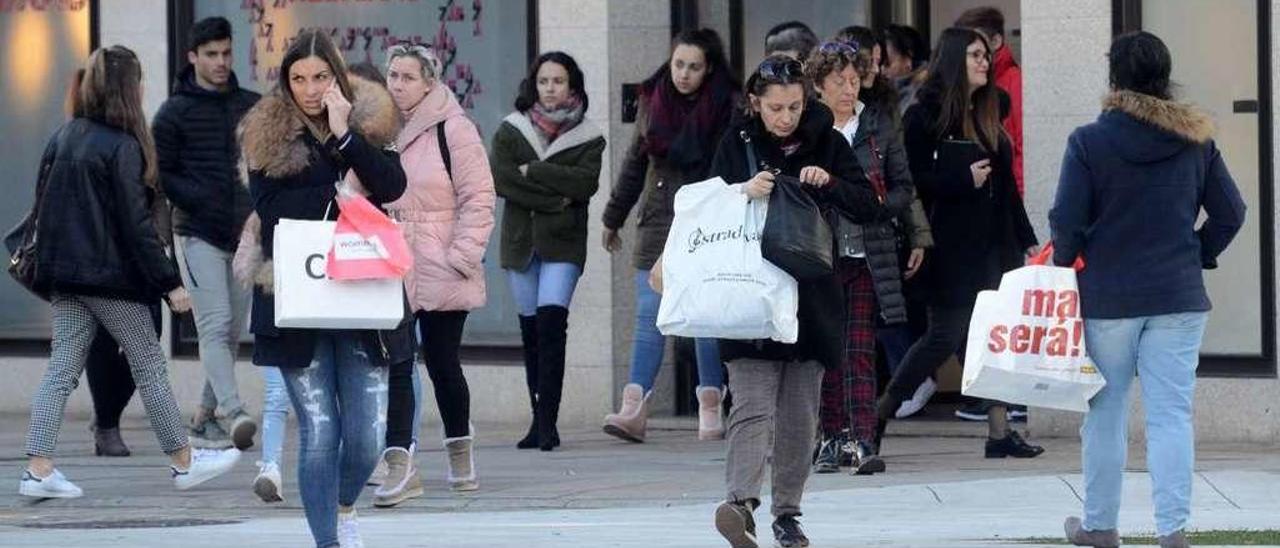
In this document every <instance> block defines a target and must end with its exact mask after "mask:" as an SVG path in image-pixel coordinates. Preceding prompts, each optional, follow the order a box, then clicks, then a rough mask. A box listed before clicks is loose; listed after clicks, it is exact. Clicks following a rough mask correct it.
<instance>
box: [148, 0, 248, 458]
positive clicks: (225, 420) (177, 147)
mask: <svg viewBox="0 0 1280 548" xmlns="http://www.w3.org/2000/svg"><path fill="white" fill-rule="evenodd" d="M190 34H191V39H190V41H189V43H188V50H187V61H188V62H189V63H190V65H189V66H187V68H185V69H184V70H183V71H182V74H181V75H180V76H179V77H178V81H177V82H176V84H175V86H174V92H173V95H171V96H170V97H169V99H168V100H167V101H165V103H164V105H163V106H161V107H160V111H159V112H158V113H156V117H155V120H154V122H153V124H152V125H153V129H152V130H153V132H154V134H155V140H156V151H157V153H158V156H159V158H158V162H159V164H160V179H161V182H162V184H163V187H164V190H165V193H166V194H168V197H169V201H170V202H171V203H172V204H173V206H174V232H175V233H176V234H177V248H178V252H179V257H180V260H179V266H180V267H181V272H182V280H183V285H184V286H186V287H187V289H188V290H189V291H190V292H191V300H192V305H193V306H192V308H193V309H194V311H195V318H196V330H197V332H198V333H199V336H200V360H201V362H202V363H203V364H204V369H205V375H206V378H205V384H204V394H203V398H202V402H201V404H200V409H199V410H198V411H197V412H196V416H195V418H194V419H192V424H191V441H192V444H193V445H194V446H196V447H205V448H225V447H230V446H232V445H234V446H236V447H237V448H239V449H245V448H247V447H249V446H251V445H253V436H254V434H255V433H256V432H257V429H258V426H257V423H255V422H254V421H253V419H252V418H250V416H249V414H248V413H246V412H245V410H244V404H243V403H242V402H241V401H240V395H239V389H238V387H237V385H236V377H235V362H236V349H237V347H238V344H239V339H240V332H241V331H242V330H243V329H244V322H245V321H246V319H247V318H248V307H249V301H250V293H249V291H248V289H247V288H244V287H241V286H240V284H238V283H237V282H236V280H235V277H234V276H233V274H232V271H231V259H232V256H233V255H234V254H235V250H236V245H237V243H238V242H239V236H240V230H241V228H242V227H243V225H244V221H245V219H246V218H247V217H248V215H249V211H250V208H251V204H250V202H249V195H248V192H247V191H246V189H245V187H244V185H243V182H242V181H241V180H240V176H239V169H238V168H237V163H238V161H239V152H238V149H239V146H238V145H237V143H236V126H237V125H238V124H239V123H240V118H241V117H243V116H244V114H245V113H246V112H248V111H249V108H250V107H252V106H253V105H254V103H256V102H257V101H258V98H259V95H258V94H257V93H254V92H252V91H248V90H244V89H241V88H240V86H239V83H238V82H237V81H236V76H235V73H233V72H232V70H231V64H232V63H231V59H232V56H231V23H229V22H228V21H227V20H226V19H224V18H222V17H210V18H207V19H203V20H201V21H199V22H197V23H196V24H195V25H194V26H193V27H192V29H191V33H190Z"/></svg>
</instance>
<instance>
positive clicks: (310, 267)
mask: <svg viewBox="0 0 1280 548" xmlns="http://www.w3.org/2000/svg"><path fill="white" fill-rule="evenodd" d="M324 260H325V256H324V255H321V254H319V253H313V254H311V255H309V256H307V265H306V268H307V276H310V277H311V279H313V280H323V279H324V269H323V268H321V269H320V272H319V273H318V274H317V273H316V268H315V264H316V261H321V263H320V265H321V266H322V267H323V266H324V262H323V261H324Z"/></svg>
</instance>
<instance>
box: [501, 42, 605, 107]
mask: <svg viewBox="0 0 1280 548" xmlns="http://www.w3.org/2000/svg"><path fill="white" fill-rule="evenodd" d="M544 63H555V64H557V65H560V66H562V67H564V70H565V71H566V72H568V73H569V93H571V94H573V95H576V96H577V97H578V98H579V99H581V100H582V112H586V111H587V107H589V106H590V104H589V102H588V101H587V86H586V83H585V82H584V80H586V77H585V76H583V75H582V69H581V68H579V67H578V62H577V61H574V60H573V57H571V56H569V54H568V53H565V52H563V51H548V52H546V53H544V54H542V55H539V56H538V58H537V59H534V60H533V64H531V65H529V72H528V74H526V75H525V77H524V80H521V81H520V92H519V94H518V95H516V105H515V106H516V110H517V111H519V112H526V111H528V110H529V109H531V108H533V105H535V104H537V103H538V69H540V68H542V65H543V64H544Z"/></svg>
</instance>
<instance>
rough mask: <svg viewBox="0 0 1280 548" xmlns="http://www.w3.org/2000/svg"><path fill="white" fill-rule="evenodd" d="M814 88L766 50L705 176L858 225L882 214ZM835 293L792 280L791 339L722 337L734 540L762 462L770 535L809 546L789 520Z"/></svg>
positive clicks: (831, 362) (838, 303) (728, 509)
mask: <svg viewBox="0 0 1280 548" xmlns="http://www.w3.org/2000/svg"><path fill="white" fill-rule="evenodd" d="M811 85H812V84H811V82H810V80H809V79H808V78H807V77H806V76H805V75H804V71H803V68H802V66H801V64H800V62H799V61H796V60H794V59H791V58H789V57H785V56H771V57H768V58H766V59H765V60H764V61H763V62H762V63H760V65H759V67H758V68H757V69H756V71H754V72H753V73H752V75H751V77H750V79H749V80H748V81H747V85H746V94H747V96H748V100H749V103H750V109H749V116H747V117H745V119H744V120H743V121H741V122H739V123H738V124H737V125H736V126H735V127H731V128H730V130H729V131H728V132H727V133H726V134H725V136H724V138H723V139H722V140H721V142H720V146H719V149H718V150H717V153H716V158H715V160H714V161H713V162H712V166H711V173H712V174H713V175H718V176H720V177H721V178H723V179H724V180H725V181H745V183H744V184H741V185H739V186H738V188H740V189H741V190H742V192H744V193H746V194H747V195H748V196H750V197H751V198H752V199H753V200H757V199H758V200H768V199H770V198H769V195H770V193H772V192H776V191H779V190H778V189H776V186H777V185H797V187H802V188H796V189H787V190H796V191H797V192H804V193H806V194H808V196H809V197H811V198H812V200H813V201H814V202H816V204H817V205H818V207H819V208H820V209H821V210H822V211H823V212H824V213H827V214H828V216H829V215H830V214H832V213H834V211H839V212H841V213H843V214H845V215H848V216H850V217H851V219H852V220H853V221H854V222H867V221H870V220H873V219H876V218H879V217H880V214H881V209H882V208H881V206H880V204H879V201H878V200H877V198H876V196H875V193H874V192H873V191H872V189H871V185H870V183H869V182H868V181H867V179H866V177H865V176H864V175H863V174H862V170H861V169H859V167H858V163H857V161H856V160H855V159H854V155H853V151H852V150H851V149H850V148H849V144H848V142H847V141H845V139H844V137H843V136H842V135H841V134H840V133H839V132H837V131H836V130H835V129H833V126H834V123H835V122H834V119H833V117H832V114H831V111H830V110H829V109H827V108H826V107H825V106H823V105H822V104H820V103H818V102H817V101H816V100H811V99H807V97H808V94H809V89H810V87H811ZM752 157H754V160H752V159H751V158H752ZM775 170H776V171H775ZM775 172H776V173H779V174H780V175H779V176H778V177H775V175H774V174H775ZM782 176H788V177H782ZM774 201H775V202H776V200H774ZM774 207H775V206H774V205H771V206H770V209H771V214H772V210H773V208H774ZM817 222H820V223H821V222H825V221H822V220H818V221H817ZM814 229H815V232H820V231H821V230H824V229H825V230H829V229H827V228H826V227H814ZM826 244H827V245H828V246H831V245H832V244H831V242H830V241H828V242H826ZM842 295H843V288H842V286H841V284H840V280H839V278H838V277H837V276H836V275H835V274H834V272H832V273H828V274H826V275H820V276H817V277H815V278H806V279H803V280H800V281H799V311H798V319H799V327H800V329H799V338H798V340H797V341H796V344H782V343H777V342H773V341H742V340H722V341H721V342H720V352H721V355H722V357H723V359H725V360H726V361H727V362H728V367H729V391H730V392H731V393H732V394H733V400H734V405H733V409H732V411H730V413H729V425H728V431H727V436H726V437H727V440H728V455H727V458H726V460H727V463H726V466H727V467H728V470H727V472H726V478H727V483H728V485H727V486H726V487H727V491H728V495H727V500H726V501H725V502H724V503H723V504H721V505H720V507H719V508H718V509H717V510H716V518H715V520H716V528H717V529H718V530H719V531H720V534H721V535H723V536H724V537H725V539H726V540H728V541H729V542H730V543H731V544H733V545H734V546H739V545H754V544H750V543H754V539H755V520H754V518H753V517H752V514H753V512H754V510H755V508H756V507H758V506H759V504H760V489H761V483H762V482H763V479H764V472H765V463H766V461H767V460H771V462H772V467H773V472H772V473H773V481H772V489H773V509H772V513H773V515H774V517H775V521H774V523H773V533H774V537H775V539H776V540H778V542H779V543H780V545H783V546H803V545H805V544H807V539H806V538H805V536H804V533H803V531H801V529H800V524H799V522H798V521H797V519H796V518H797V517H798V516H799V515H800V499H801V496H802V494H803V492H804V484H805V481H806V480H807V479H808V477H809V463H810V459H811V457H812V454H813V439H814V436H815V434H816V432H817V428H818V407H819V402H820V399H821V398H820V396H821V390H822V376H823V372H824V370H825V369H826V368H831V367H835V366H836V365H837V364H839V363H840V361H841V359H842V355H843V345H844V318H845V310H844V299H842V298H839V297H840V296H842ZM833 296H835V297H836V298H833ZM775 425H776V428H775ZM770 454H772V459H769V455H770Z"/></svg>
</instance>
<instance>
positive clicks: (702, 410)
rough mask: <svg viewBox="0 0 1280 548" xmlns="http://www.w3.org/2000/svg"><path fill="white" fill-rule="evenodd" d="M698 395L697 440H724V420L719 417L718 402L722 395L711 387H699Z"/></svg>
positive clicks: (721, 399) (722, 397) (722, 398)
mask: <svg viewBox="0 0 1280 548" xmlns="http://www.w3.org/2000/svg"><path fill="white" fill-rule="evenodd" d="M697 394H698V439H700V440H722V439H724V419H723V418H722V417H721V416H720V402H721V401H723V400H724V393H723V392H721V391H720V389H719V388H716V387H713V386H699V387H698V390H697Z"/></svg>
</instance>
